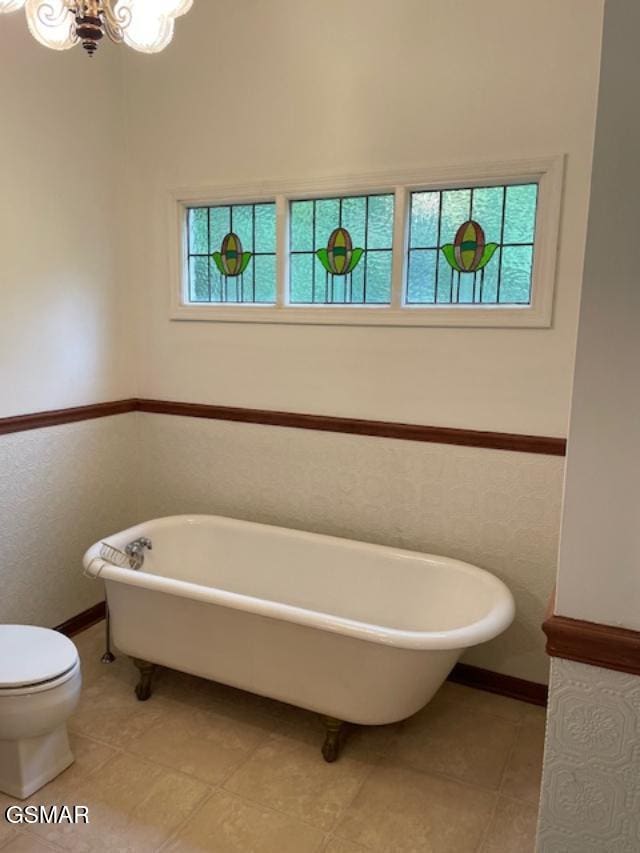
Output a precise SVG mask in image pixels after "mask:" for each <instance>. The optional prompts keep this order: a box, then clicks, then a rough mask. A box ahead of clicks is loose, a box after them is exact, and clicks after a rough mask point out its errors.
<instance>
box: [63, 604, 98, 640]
mask: <svg viewBox="0 0 640 853" xmlns="http://www.w3.org/2000/svg"><path fill="white" fill-rule="evenodd" d="M105 607H106V605H105V602H104V601H99V602H98V603H97V604H94V605H93V607H89V609H88V610H83V611H82V613H78V614H77V615H76V616H72V617H71V619H67V621H66V622H63V623H62V625H58V626H57V628H55V630H56V631H60V633H61V634H66V636H67V637H73V636H74V635H75V634H79V633H80V632H81V631H86V629H87V628H90V627H91V626H92V625H96V624H97V623H98V622H101V621H102V620H103V619H104V617H105Z"/></svg>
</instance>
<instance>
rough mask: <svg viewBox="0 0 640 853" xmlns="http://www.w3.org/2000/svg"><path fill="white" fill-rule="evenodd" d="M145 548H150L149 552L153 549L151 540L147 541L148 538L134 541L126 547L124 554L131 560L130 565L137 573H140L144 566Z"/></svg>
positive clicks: (141, 537)
mask: <svg viewBox="0 0 640 853" xmlns="http://www.w3.org/2000/svg"><path fill="white" fill-rule="evenodd" d="M145 548H148V549H149V551H151V549H152V548H153V545H152V543H151V539H147V537H146V536H140V537H139V538H138V539H134V540H133V542H129V544H128V545H125V548H124V553H125V554H126V555H127V557H128V558H129V565H130V566H131V568H132V569H134V570H135V571H138V569H141V568H142V566H143V565H144V551H145Z"/></svg>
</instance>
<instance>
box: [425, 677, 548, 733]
mask: <svg viewBox="0 0 640 853" xmlns="http://www.w3.org/2000/svg"><path fill="white" fill-rule="evenodd" d="M438 695H443V696H445V697H447V698H450V699H456V700H457V701H459V702H464V703H465V704H466V705H469V706H470V707H472V708H475V709H476V710H477V711H482V712H483V713H485V714H493V715H494V716H496V717H502V718H503V719H504V720H511V721H512V722H514V723H519V722H520V721H521V720H523V719H524V718H525V716H526V715H527V713H528V712H529V709H530V708H531V707H532V706H531V705H529V704H527V703H526V702H519V701H518V700H517V699H510V698H509V697H508V696H499V695H498V694H496V693H489V692H488V691H486V690H476V689H474V688H472V687H465V685H464V684H455V683H454V682H453V681H445V683H444V684H443V685H442V687H441V688H440V690H439V691H438Z"/></svg>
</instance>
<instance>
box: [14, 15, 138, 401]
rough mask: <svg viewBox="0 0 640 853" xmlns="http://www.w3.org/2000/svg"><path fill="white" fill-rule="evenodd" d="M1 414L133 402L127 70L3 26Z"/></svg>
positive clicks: (19, 19) (106, 55)
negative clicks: (123, 239) (128, 331)
mask: <svg viewBox="0 0 640 853" xmlns="http://www.w3.org/2000/svg"><path fill="white" fill-rule="evenodd" d="M0 57H1V59H0V63H1V68H2V70H1V72H0V176H1V177H0V189H1V202H0V288H1V290H2V311H0V417H3V416H7V415H13V414H20V413H23V412H33V411H38V410H43V409H55V408H62V407H65V406H74V405H81V404H83V403H90V402H95V401H99V400H112V399H117V398H119V397H123V396H125V395H127V394H129V393H130V392H131V390H132V388H133V377H132V375H131V373H127V372H126V366H127V359H126V355H125V353H124V347H125V345H126V340H127V336H126V335H124V334H121V327H122V324H121V319H122V317H123V316H125V315H126V309H125V307H124V304H123V302H122V295H123V293H124V290H121V288H120V279H119V272H120V270H119V261H120V262H122V253H121V252H118V228H119V225H118V223H119V212H120V205H121V203H122V198H121V197H120V195H119V190H120V184H119V181H118V174H119V169H120V165H121V162H122V159H123V148H122V146H123V142H124V135H123V123H122V115H123V113H122V99H121V88H122V86H121V78H120V63H119V56H118V54H117V53H116V52H115V51H113V50H109V48H108V47H107V48H106V49H104V50H103V51H101V53H100V56H99V57H96V58H95V60H94V61H93V62H90V61H89V60H88V59H87V57H86V56H85V55H84V54H83V52H82V51H81V50H72V51H68V52H65V53H56V52H54V51H51V50H47V49H46V48H44V47H41V46H40V45H39V44H37V43H36V42H35V41H34V39H33V38H32V37H31V36H30V35H29V33H28V31H27V28H26V24H25V20H24V13H22V12H19V13H15V14H12V15H3V16H2V17H1V18H0Z"/></svg>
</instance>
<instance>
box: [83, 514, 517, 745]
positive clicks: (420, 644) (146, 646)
mask: <svg viewBox="0 0 640 853" xmlns="http://www.w3.org/2000/svg"><path fill="white" fill-rule="evenodd" d="M140 537H147V538H148V539H149V540H151V543H152V550H150V551H147V552H146V553H145V555H144V561H143V563H142V565H141V566H140V568H139V569H138V570H135V569H134V568H129V567H128V566H127V567H125V568H122V567H120V566H116V565H113V564H112V562H110V561H108V560H106V559H103V557H102V556H101V554H104V553H105V549H104V547H103V546H102V543H100V542H98V543H96V544H95V545H94V546H92V547H91V548H90V549H89V550H88V551H87V553H86V554H85V556H84V566H85V572H86V573H87V574H89V575H91V576H93V577H96V578H102V579H103V580H104V581H105V584H106V592H107V600H108V604H109V611H110V616H111V632H112V637H113V641H114V643H115V645H116V646H117V648H119V649H120V650H121V651H122V652H123V653H125V654H128V655H130V656H131V657H132V658H134V660H135V661H136V663H137V666H138V667H139V669H140V671H141V680H140V683H139V684H138V686H137V688H136V693H137V696H138V698H139V699H141V700H144V699H146V698H148V697H149V695H150V692H151V677H152V673H153V665H155V664H160V665H162V666H166V667H170V668H172V669H178V670H182V671H184V672H188V673H191V674H193V675H197V676H202V677H204V678H209V679H212V680H215V681H220V682H223V683H224V684H229V685H231V686H233V687H238V688H241V689H243V690H249V691H252V692H254V693H259V694H262V695H264V696H269V697H271V698H273V699H278V700H280V701H282V702H288V703H290V704H292V705H298V706H300V707H302V708H306V709H308V710H311V711H316V712H317V713H319V714H320V715H322V717H323V718H324V720H325V724H326V730H327V737H326V740H325V743H324V746H323V755H324V757H325V759H326V760H327V761H333V760H335V758H336V757H337V755H338V751H339V746H340V742H341V734H342V723H343V722H351V723H358V724H362V725H379V724H383V723H392V722H396V721H398V720H402V719H405V718H406V717H409V716H411V715H412V714H414V713H415V712H416V711H418V710H419V709H420V708H422V707H423V706H424V705H425V704H426V703H427V702H428V701H429V700H430V699H431V697H432V696H433V695H434V693H435V692H436V691H437V690H438V688H439V687H440V685H441V684H442V682H443V681H444V679H445V678H446V677H447V675H448V673H449V671H450V670H451V669H452V667H453V665H454V664H455V663H456V661H457V660H458V658H459V657H460V655H461V654H462V652H463V650H464V649H466V648H468V647H469V646H474V645H476V644H478V643H484V642H485V641H487V640H490V639H492V638H493V637H495V636H497V635H498V634H500V633H501V632H502V631H504V630H505V628H507V627H508V626H509V624H510V623H511V621H512V619H513V616H514V604H513V598H512V596H511V593H510V592H509V590H508V589H507V587H506V586H505V585H504V584H503V583H502V582H501V581H500V580H498V578H496V577H494V576H493V575H491V574H489V573H488V572H486V571H484V570H482V569H479V568H477V567H476V566H472V565H469V564H468V563H462V562H460V561H458V560H452V559H448V558H447V557H437V556H432V555H428V554H420V553H416V552H412V551H403V550H400V549H397V548H389V547H383V546H380V545H368V544H365V543H361V542H354V541H351V540H348V539H337V538H334V537H331V536H322V535H319V534H315V533H304V532H301V531H297V530H289V529H286V528H281V527H271V526H268V525H264V524H253V523H251V522H247V521H238V520H235V519H231V518H223V517H220V516H202V515H201V516H197V515H195V516H187V515H185V516H173V517H170V518H162V519H157V520H155V521H149V522H146V523H145V524H141V525H139V526H137V527H132V528H130V529H129V530H125V531H123V532H122V533H117V534H115V535H113V536H110V537H108V540H107V542H108V544H109V545H110V546H112V548H114V549H117V550H118V551H120V552H122V551H124V550H125V548H126V546H127V545H128V544H129V543H131V542H132V541H133V540H139V539H140ZM111 553H113V552H111Z"/></svg>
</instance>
